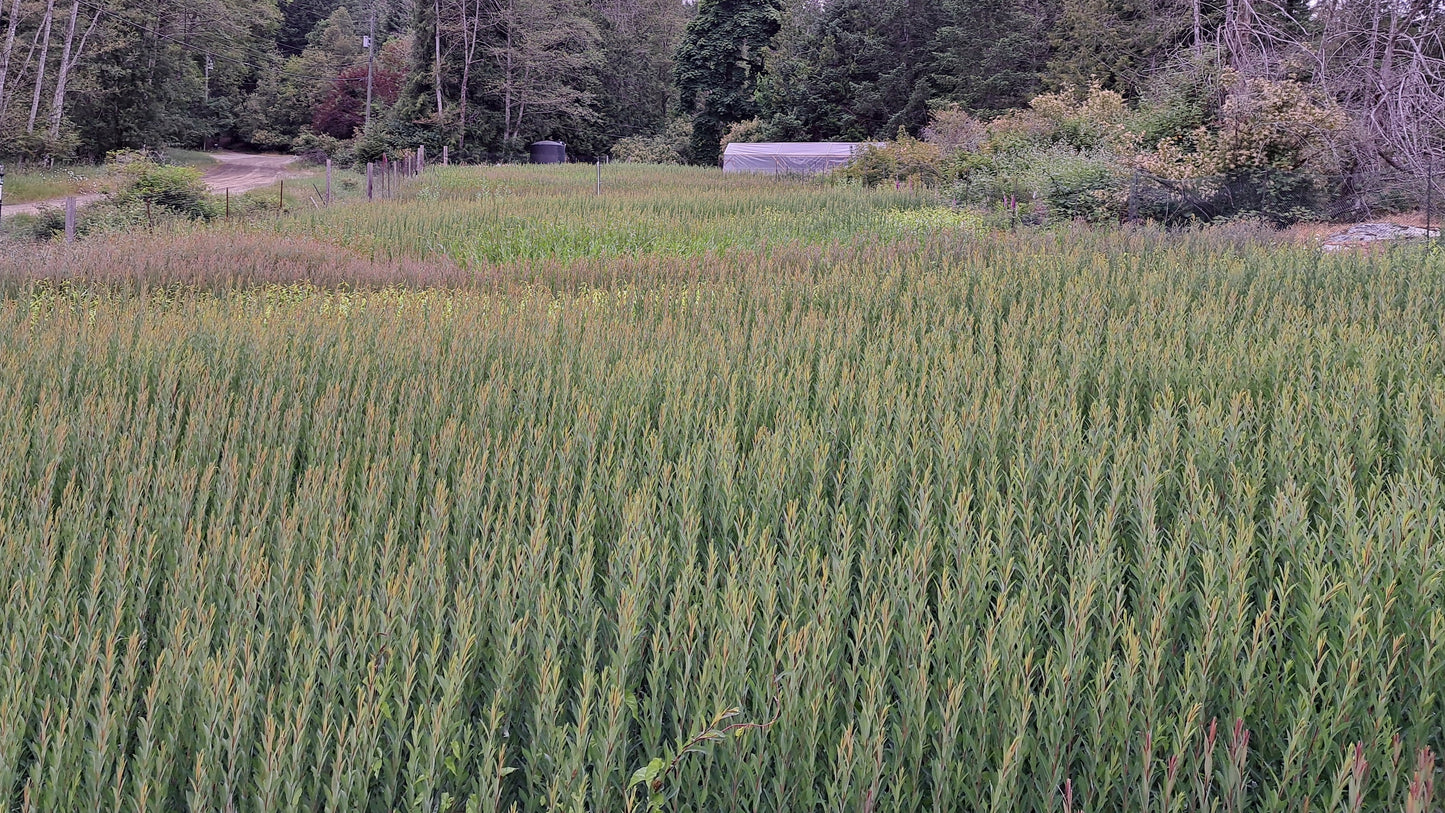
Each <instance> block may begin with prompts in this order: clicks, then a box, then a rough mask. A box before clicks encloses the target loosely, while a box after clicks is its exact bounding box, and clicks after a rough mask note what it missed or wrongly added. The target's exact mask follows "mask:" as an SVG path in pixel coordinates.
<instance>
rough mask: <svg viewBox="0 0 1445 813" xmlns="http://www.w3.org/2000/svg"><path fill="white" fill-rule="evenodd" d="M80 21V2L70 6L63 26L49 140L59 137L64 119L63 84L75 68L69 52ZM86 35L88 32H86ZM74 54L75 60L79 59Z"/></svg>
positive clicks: (51, 107) (76, 0)
mask: <svg viewBox="0 0 1445 813" xmlns="http://www.w3.org/2000/svg"><path fill="white" fill-rule="evenodd" d="M78 19H80V0H74V2H73V3H72V5H71V6H70V20H69V21H68V22H67V23H66V24H65V45H64V46H63V47H62V48H61V50H60V65H59V67H58V70H57V73H56V74H55V97H54V98H53V99H51V101H50V139H51V140H52V141H54V140H55V139H57V138H59V137H60V122H61V119H63V118H64V117H65V84H66V82H67V80H69V79H70V69H71V68H72V67H74V66H75V63H74V62H72V61H71V56H70V54H71V52H72V50H73V48H74V46H75V23H76V21H77V20H78ZM87 33H88V32H87ZM79 56H80V55H79V54H76V58H77V59H78V58H79Z"/></svg>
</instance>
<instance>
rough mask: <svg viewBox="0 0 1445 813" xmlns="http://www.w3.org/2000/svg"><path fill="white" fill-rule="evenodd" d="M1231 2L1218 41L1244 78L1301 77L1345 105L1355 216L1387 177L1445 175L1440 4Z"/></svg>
mask: <svg viewBox="0 0 1445 813" xmlns="http://www.w3.org/2000/svg"><path fill="white" fill-rule="evenodd" d="M1296 13H1297V12H1292V11H1291V9H1290V8H1288V7H1286V5H1285V3H1284V2H1282V0H1227V4H1226V9H1225V21H1224V25H1223V26H1222V28H1221V30H1220V31H1219V35H1218V43H1219V48H1220V50H1221V52H1222V54H1223V55H1224V58H1225V60H1226V62H1227V63H1228V64H1229V65H1230V67H1232V68H1233V69H1234V70H1235V71H1236V72H1238V74H1239V75H1240V76H1241V77H1242V79H1248V78H1268V79H1276V80H1278V79H1285V78H1291V79H1295V80H1296V81H1300V82H1302V83H1305V84H1307V85H1308V86H1310V87H1311V88H1312V89H1314V90H1315V91H1316V92H1317V93H1318V94H1319V95H1321V96H1322V97H1327V98H1329V99H1332V100H1334V101H1335V102H1336V103H1338V104H1339V105H1340V106H1341V107H1342V108H1343V109H1344V110H1345V112H1346V113H1347V114H1348V116H1349V118H1350V121H1351V127H1350V128H1349V130H1348V132H1347V134H1346V137H1345V138H1343V139H1341V140H1339V142H1338V143H1337V144H1336V145H1335V147H1336V149H1337V150H1338V151H1339V159H1340V164H1341V166H1342V168H1344V169H1345V171H1346V172H1347V173H1348V175H1349V177H1348V178H1347V179H1346V181H1347V182H1346V186H1347V187H1348V190H1349V193H1350V194H1349V197H1350V199H1349V200H1347V201H1345V202H1344V205H1345V208H1347V209H1352V210H1355V211H1356V213H1359V214H1365V213H1367V212H1368V210H1369V208H1370V207H1371V205H1372V204H1371V193H1372V191H1378V190H1379V189H1380V188H1381V187H1382V185H1383V183H1384V179H1385V176H1387V175H1392V174H1393V175H1396V176H1402V177H1404V178H1405V179H1406V182H1407V183H1415V184H1416V185H1420V184H1423V178H1424V175H1425V173H1426V170H1427V167H1429V166H1431V165H1434V166H1445V36H1442V23H1445V19H1442V14H1441V12H1440V9H1439V8H1438V6H1437V4H1436V3H1434V2H1432V1H1431V0H1319V2H1316V3H1313V4H1311V5H1310V6H1309V7H1308V9H1307V15H1308V16H1306V17H1303V18H1300V17H1297V16H1296Z"/></svg>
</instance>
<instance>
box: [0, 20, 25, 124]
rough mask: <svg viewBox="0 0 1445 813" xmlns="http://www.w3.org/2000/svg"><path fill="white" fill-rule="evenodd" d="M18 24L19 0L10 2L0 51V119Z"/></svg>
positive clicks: (5, 99)
mask: <svg viewBox="0 0 1445 813" xmlns="http://www.w3.org/2000/svg"><path fill="white" fill-rule="evenodd" d="M19 25H20V0H14V2H13V3H11V4H10V23H9V25H7V26H5V49H4V51H3V52H0V119H3V118H4V117H5V106H6V102H8V101H9V99H8V98H7V97H6V95H5V90H6V87H5V85H6V83H7V81H8V80H9V78H10V56H11V55H12V54H13V53H14V52H15V29H16V28H18V27H19Z"/></svg>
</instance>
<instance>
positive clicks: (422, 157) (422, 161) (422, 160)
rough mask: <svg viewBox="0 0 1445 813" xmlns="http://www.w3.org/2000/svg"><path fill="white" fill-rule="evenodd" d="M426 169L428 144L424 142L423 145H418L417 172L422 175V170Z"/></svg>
mask: <svg viewBox="0 0 1445 813" xmlns="http://www.w3.org/2000/svg"><path fill="white" fill-rule="evenodd" d="M424 169H426V145H425V144H423V145H421V146H420V147H417V148H416V174H418V175H420V174H421V171H422V170H424Z"/></svg>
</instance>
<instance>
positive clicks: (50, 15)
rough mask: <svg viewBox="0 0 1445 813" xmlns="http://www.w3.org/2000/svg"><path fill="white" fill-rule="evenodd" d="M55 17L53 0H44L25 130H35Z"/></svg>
mask: <svg viewBox="0 0 1445 813" xmlns="http://www.w3.org/2000/svg"><path fill="white" fill-rule="evenodd" d="M53 19H55V0H46V3H45V19H44V21H43V22H41V24H40V40H41V42H40V66H39V67H38V68H36V70H35V94H34V95H33V96H32V97H31V99H30V119H29V121H28V122H26V124H25V132H27V133H33V132H35V119H36V117H37V116H39V115H40V94H41V92H42V91H43V90H44V87H45V63H46V62H48V61H49V59H50V23H51V21H52V20H53Z"/></svg>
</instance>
